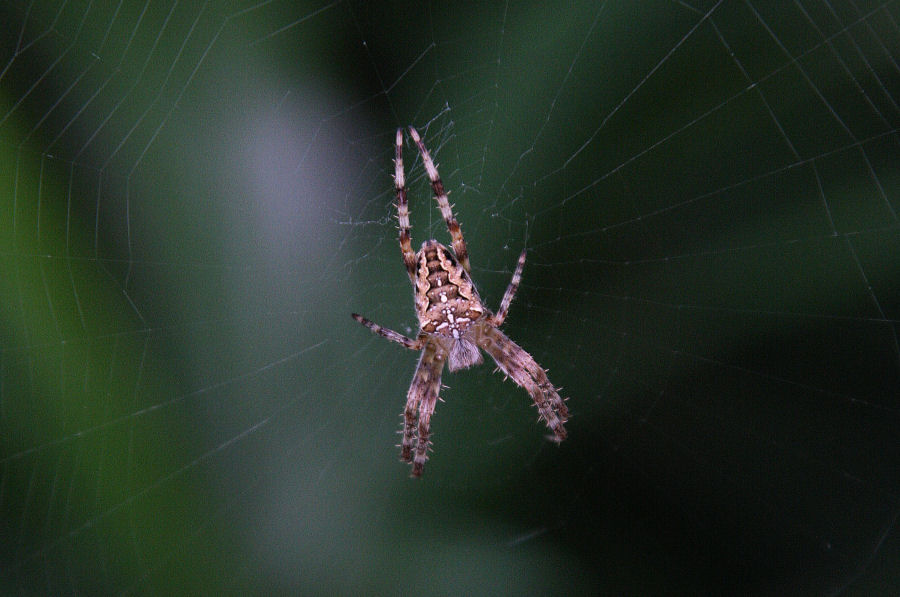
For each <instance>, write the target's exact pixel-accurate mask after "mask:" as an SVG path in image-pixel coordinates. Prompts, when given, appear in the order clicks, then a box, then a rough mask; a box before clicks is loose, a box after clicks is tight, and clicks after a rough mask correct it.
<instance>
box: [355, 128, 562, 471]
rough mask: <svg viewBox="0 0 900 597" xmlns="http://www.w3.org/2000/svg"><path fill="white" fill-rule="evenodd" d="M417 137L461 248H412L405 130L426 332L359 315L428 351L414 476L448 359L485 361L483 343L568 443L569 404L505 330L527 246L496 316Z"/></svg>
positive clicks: (412, 445)
mask: <svg viewBox="0 0 900 597" xmlns="http://www.w3.org/2000/svg"><path fill="white" fill-rule="evenodd" d="M409 134H410V136H411V137H412V139H413V142H414V143H415V144H416V147H418V149H419V153H420V154H421V155H422V162H423V163H424V164H425V172H426V173H427V174H428V179H429V180H430V181H431V187H432V189H433V190H434V197H435V199H436V200H437V202H438V206H439V207H440V209H441V215H442V216H443V218H444V221H445V222H446V224H447V229H448V230H449V231H450V236H451V238H452V239H453V249H452V251H451V249H449V248H448V247H446V246H444V245H442V244H441V243H439V242H438V241H436V240H427V241H425V242H424V243H422V248H421V249H419V251H418V252H417V253H414V252H413V250H412V241H411V240H410V234H409V229H410V226H409V206H408V204H407V201H406V192H407V189H406V182H405V175H404V172H403V130H402V129H397V140H396V158H395V160H394V164H395V170H394V186H395V189H396V192H397V219H398V220H399V222H400V252H401V254H402V255H403V263H404V264H405V265H406V272H407V274H408V275H409V279H410V281H411V282H412V283H413V286H414V288H415V303H416V316H417V317H418V319H419V333H418V335H417V336H416V339H415V340H412V339H410V338H407V337H406V336H404V335H402V334H399V333H397V332H395V331H393V330H389V329H386V328H383V327H381V326H380V325H378V324H377V323H374V322H372V321H369V320H368V319H366V318H365V317H363V316H361V315H357V314H356V313H353V314H352V315H353V318H354V319H355V320H357V321H358V322H360V323H361V324H363V325H365V326H366V327H368V328H369V329H370V330H372V331H373V332H375V333H376V334H380V335H381V336H384V337H385V338H387V339H388V340H392V341H394V342H397V343H399V344H402V345H403V346H405V347H406V348H409V349H412V350H421V351H422V356H421V357H420V359H419V364H418V366H417V367H416V373H415V375H414V376H413V380H412V383H411V384H410V387H409V392H408V393H407V396H406V409H405V411H404V413H403V419H404V423H403V440H402V443H401V444H400V457H401V459H402V460H404V461H406V462H412V465H413V469H412V474H413V476H414V477H419V476H421V475H422V472H423V470H424V467H425V461H426V460H427V459H428V448H429V445H430V441H429V439H428V436H429V433H430V428H431V415H432V413H433V412H434V407H435V404H436V402H437V399H438V392H439V391H440V388H441V373H442V371H443V369H444V362H445V361H446V362H447V365H448V367H449V369H450V371H457V370H459V369H467V368H468V367H472V366H473V365H478V364H480V363H481V362H482V358H481V352H480V351H479V348H481V349H482V350H484V351H485V352H487V353H488V354H489V355H491V357H492V358H493V359H494V361H495V362H496V363H497V367H498V368H499V369H500V371H502V372H503V373H504V374H506V375H507V376H508V377H510V378H511V379H512V380H513V381H515V382H516V383H517V384H518V385H520V386H521V387H523V388H525V389H526V390H527V391H528V393H529V394H531V398H532V399H533V400H534V404H535V406H537V408H538V412H539V413H540V415H541V418H542V419H543V420H544V422H546V423H547V426H548V427H549V428H550V430H551V431H553V439H554V440H555V441H556V442H561V441H562V440H564V439H565V438H566V429H565V427H564V425H563V424H564V423H565V422H566V419H567V418H568V416H569V411H568V408H566V403H565V401H564V400H563V399H562V398H560V396H559V393H558V391H557V388H555V387H554V386H553V384H551V383H550V380H549V379H548V378H547V373H546V371H544V369H543V368H541V366H540V365H538V364H537V361H535V360H534V358H533V357H532V356H531V355H530V354H528V353H527V352H525V350H524V349H523V348H522V347H521V346H519V345H518V344H516V343H515V342H513V341H512V340H510V339H509V338H508V337H507V336H506V334H504V333H503V332H501V331H500V330H499V329H498V328H499V327H500V326H501V325H502V324H503V321H504V319H506V314H507V312H508V311H509V305H510V303H512V299H513V296H515V294H516V290H517V289H518V287H519V281H520V280H521V278H522V268H523V267H524V266H525V251H522V253H521V254H520V255H519V261H518V263H517V264H516V271H515V273H514V274H513V277H512V281H510V283H509V286H508V287H507V288H506V293H505V294H504V295H503V300H501V301H500V309H499V310H498V311H497V313H496V315H495V314H493V313H491V312H490V311H489V310H488V309H486V308H485V307H484V305H483V304H482V303H481V297H479V296H478V291H477V290H476V289H475V285H474V284H473V283H472V279H471V278H470V277H469V272H470V271H471V268H470V266H469V252H468V250H467V249H466V243H465V240H464V239H463V235H462V230H460V228H459V222H457V221H456V218H454V217H453V211H452V210H451V209H450V203H449V202H448V201H447V193H446V192H445V191H444V184H443V183H442V182H441V178H440V176H438V171H437V168H436V167H435V165H434V162H432V160H431V156H430V155H429V154H428V150H427V149H425V145H424V144H423V143H422V140H421V139H420V138H419V133H418V132H417V131H416V129H414V128H413V127H409ZM414 451H415V453H413V452H414Z"/></svg>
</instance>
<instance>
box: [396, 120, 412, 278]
mask: <svg viewBox="0 0 900 597" xmlns="http://www.w3.org/2000/svg"><path fill="white" fill-rule="evenodd" d="M394 189H395V190H396V192H397V221H398V222H399V224H400V253H402V254H403V264H404V265H405V266H406V273H407V274H409V281H410V282H412V283H413V284H414V285H415V283H416V253H415V251H413V249H412V238H411V236H410V232H409V204H408V203H407V202H406V176H405V175H404V173H403V129H397V140H396V153H395V154H394Z"/></svg>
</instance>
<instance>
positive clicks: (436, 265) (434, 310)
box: [416, 241, 484, 340]
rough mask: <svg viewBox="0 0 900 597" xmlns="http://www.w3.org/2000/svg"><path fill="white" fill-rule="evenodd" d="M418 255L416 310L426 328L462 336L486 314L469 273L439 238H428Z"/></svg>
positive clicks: (423, 328)
mask: <svg viewBox="0 0 900 597" xmlns="http://www.w3.org/2000/svg"><path fill="white" fill-rule="evenodd" d="M417 257H418V260H417V261H418V263H417V268H416V277H417V278H418V283H417V284H416V314H417V315H418V317H419V325H420V327H421V328H422V331H423V332H427V333H430V334H440V335H443V336H448V337H450V338H454V339H457V340H458V339H460V338H461V337H462V336H464V335H465V333H466V330H467V329H468V328H469V327H470V326H471V325H472V324H473V323H474V322H476V321H477V320H478V319H480V318H481V317H482V316H483V315H484V307H483V306H482V305H481V299H480V298H479V297H478V292H477V291H476V290H475V286H474V285H473V284H472V280H471V279H470V278H469V274H468V273H467V272H466V271H465V270H464V269H463V268H462V267H461V266H460V265H459V262H458V261H457V260H456V259H455V258H454V257H453V254H452V253H451V252H450V250H449V249H448V248H447V247H445V246H444V245H442V244H440V243H439V242H437V241H426V242H425V243H424V244H423V245H422V249H421V250H420V251H419V253H418V255H417Z"/></svg>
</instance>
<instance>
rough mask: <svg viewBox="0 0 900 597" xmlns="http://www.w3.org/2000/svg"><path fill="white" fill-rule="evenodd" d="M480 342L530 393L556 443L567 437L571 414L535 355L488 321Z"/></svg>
mask: <svg viewBox="0 0 900 597" xmlns="http://www.w3.org/2000/svg"><path fill="white" fill-rule="evenodd" d="M478 345H479V346H481V348H483V349H484V350H485V351H486V352H487V353H488V354H489V355H491V356H492V357H493V358H494V361H495V362H496V363H497V366H498V367H499V368H500V370H501V371H502V372H503V373H504V374H506V375H507V376H509V377H510V378H511V379H512V380H513V381H514V382H516V384H518V385H519V386H520V387H522V388H525V390H526V391H527V392H528V393H529V394H530V395H531V399H532V400H534V405H535V406H536V407H537V409H538V412H539V413H540V415H541V418H542V419H543V420H544V422H545V423H546V424H547V427H549V428H550V430H551V431H552V432H553V435H554V438H553V439H554V440H555V441H556V442H557V443H558V442H561V441H563V440H564V439H566V428H565V427H564V426H563V424H564V423H565V422H566V421H567V420H568V418H569V409H568V408H567V407H566V403H565V401H564V400H563V399H562V398H560V397H559V394H558V393H557V391H556V388H555V387H553V384H552V383H550V380H549V379H548V378H547V372H546V371H544V369H543V368H542V367H541V366H540V365H538V363H537V361H535V360H534V357H532V356H531V355H530V354H528V353H527V352H525V350H524V349H523V348H522V347H521V346H519V345H518V344H516V343H515V342H513V341H512V340H510V339H509V337H507V335H506V334H504V333H503V332H501V331H500V330H498V329H497V328H495V327H492V326H488V325H486V326H484V327H483V328H482V336H481V341H480V342H479V343H478Z"/></svg>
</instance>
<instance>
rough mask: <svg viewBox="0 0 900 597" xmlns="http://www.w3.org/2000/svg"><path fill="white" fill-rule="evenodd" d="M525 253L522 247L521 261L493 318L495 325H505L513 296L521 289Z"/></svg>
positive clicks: (492, 321)
mask: <svg viewBox="0 0 900 597" xmlns="http://www.w3.org/2000/svg"><path fill="white" fill-rule="evenodd" d="M525 253H526V251H525V249H522V252H521V253H520V254H519V262H518V263H517V264H516V271H515V272H513V277H512V280H510V282H509V286H507V287H506V292H504V293H503V300H501V301H500V309H499V310H498V311H497V314H496V315H494V316H493V318H491V324H493V326H494V327H500V326H501V325H503V322H504V320H505V319H506V314H507V313H508V312H509V306H510V304H512V300H513V297H514V296H516V291H517V290H518V289H519V283H520V282H521V281H522V268H524V267H525Z"/></svg>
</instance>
